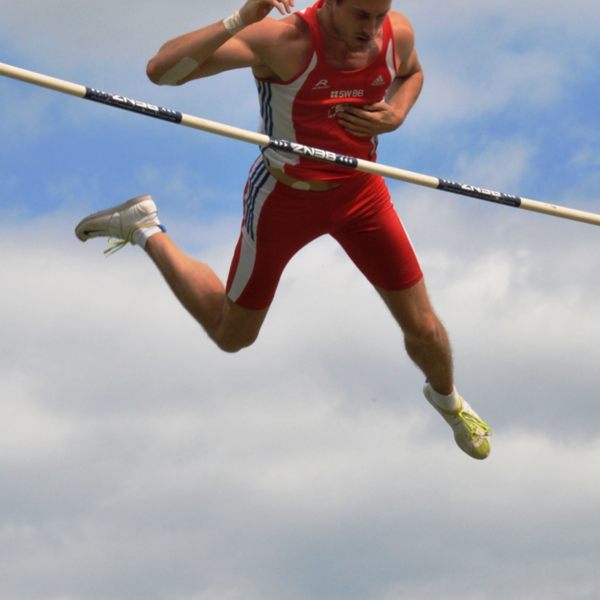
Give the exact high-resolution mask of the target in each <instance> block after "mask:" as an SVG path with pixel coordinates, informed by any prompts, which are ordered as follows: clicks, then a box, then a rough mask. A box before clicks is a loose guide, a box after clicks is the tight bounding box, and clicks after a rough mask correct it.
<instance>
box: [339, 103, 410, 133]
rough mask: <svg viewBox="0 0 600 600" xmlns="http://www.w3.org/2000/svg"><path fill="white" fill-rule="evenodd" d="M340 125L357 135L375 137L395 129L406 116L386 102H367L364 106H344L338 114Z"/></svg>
mask: <svg viewBox="0 0 600 600" xmlns="http://www.w3.org/2000/svg"><path fill="white" fill-rule="evenodd" d="M337 117H338V120H339V123H340V125H341V126H342V127H343V128H344V129H345V130H346V131H348V132H349V133H351V134H353V135H356V136H357V137H373V136H375V135H381V134H382V133H389V132H391V131H395V130H396V129H398V127H400V125H402V123H403V122H404V117H403V116H402V115H400V114H399V113H398V112H397V111H396V110H394V109H393V108H392V107H391V106H390V105H389V104H386V103H385V102H376V103H375V104H366V105H365V106H363V107H362V108H358V107H357V106H344V108H343V110H340V111H339V112H338V114H337Z"/></svg>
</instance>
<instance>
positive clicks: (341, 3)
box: [324, 0, 392, 52]
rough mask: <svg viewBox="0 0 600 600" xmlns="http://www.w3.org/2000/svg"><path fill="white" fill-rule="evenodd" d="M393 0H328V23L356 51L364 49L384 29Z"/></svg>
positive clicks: (325, 9)
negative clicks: (382, 27)
mask: <svg viewBox="0 0 600 600" xmlns="http://www.w3.org/2000/svg"><path fill="white" fill-rule="evenodd" d="M391 8H392V0H325V5H324V19H325V26H326V27H329V28H331V30H332V31H331V33H333V34H334V35H335V36H337V37H338V38H339V39H340V40H342V41H343V42H344V44H346V46H347V47H348V49H349V50H352V51H353V52H364V51H366V50H367V48H368V47H369V45H370V44H372V43H373V40H374V39H375V36H376V35H377V33H378V32H379V30H380V29H381V26H382V25H383V22H384V21H385V18H386V17H387V14H388V12H389V11H390V9H391Z"/></svg>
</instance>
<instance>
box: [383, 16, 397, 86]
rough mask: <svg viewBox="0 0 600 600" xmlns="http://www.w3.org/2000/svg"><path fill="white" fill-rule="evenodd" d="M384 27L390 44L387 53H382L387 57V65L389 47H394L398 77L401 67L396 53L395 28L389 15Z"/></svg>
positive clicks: (395, 74)
mask: <svg viewBox="0 0 600 600" xmlns="http://www.w3.org/2000/svg"><path fill="white" fill-rule="evenodd" d="M384 27H385V30H386V36H387V38H388V43H387V46H386V48H385V53H383V52H382V54H384V55H385V60H386V63H387V55H388V50H389V45H390V44H391V45H392V56H393V57H394V77H397V76H398V69H399V68H400V65H399V64H398V54H397V53H396V38H395V37H394V27H393V26H392V19H390V17H389V15H388V16H387V17H386V19H385V22H384ZM388 66H389V65H388Z"/></svg>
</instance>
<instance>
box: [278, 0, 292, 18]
mask: <svg viewBox="0 0 600 600" xmlns="http://www.w3.org/2000/svg"><path fill="white" fill-rule="evenodd" d="M275 7H276V8H277V9H278V10H279V12H280V13H281V14H282V15H285V14H286V13H287V14H288V15H289V14H291V12H292V8H293V7H294V0H279V1H278V0H275Z"/></svg>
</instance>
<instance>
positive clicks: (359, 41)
mask: <svg viewBox="0 0 600 600" xmlns="http://www.w3.org/2000/svg"><path fill="white" fill-rule="evenodd" d="M372 43H373V40H372V39H371V38H355V40H354V48H352V50H353V51H354V52H366V51H367V50H368V49H369V48H370V47H371V44H372Z"/></svg>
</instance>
